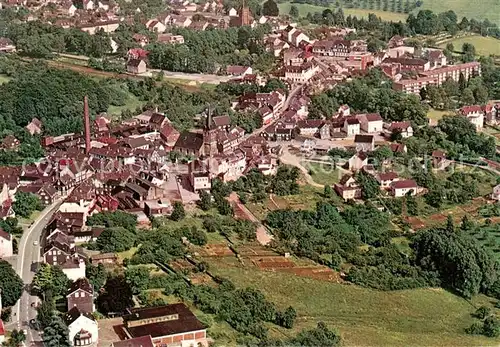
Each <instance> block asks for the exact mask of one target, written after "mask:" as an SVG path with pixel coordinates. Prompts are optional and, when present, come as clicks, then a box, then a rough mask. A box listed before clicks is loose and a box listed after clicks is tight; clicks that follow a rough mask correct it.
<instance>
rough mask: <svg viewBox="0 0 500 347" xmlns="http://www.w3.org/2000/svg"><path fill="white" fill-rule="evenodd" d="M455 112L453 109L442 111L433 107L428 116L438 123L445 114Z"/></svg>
mask: <svg viewBox="0 0 500 347" xmlns="http://www.w3.org/2000/svg"><path fill="white" fill-rule="evenodd" d="M447 114H453V111H440V110H435V109H433V108H431V109H430V110H429V112H427V118H429V119H430V120H432V121H433V122H435V123H436V124H437V121H438V120H440V119H441V118H443V116H444V115H447Z"/></svg>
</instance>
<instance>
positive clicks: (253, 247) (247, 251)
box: [237, 244, 278, 257]
mask: <svg viewBox="0 0 500 347" xmlns="http://www.w3.org/2000/svg"><path fill="white" fill-rule="evenodd" d="M237 251H238V254H239V255H240V256H242V257H274V256H278V253H276V252H274V251H272V250H270V249H268V248H266V247H264V246H261V245H259V244H250V245H245V246H240V247H238V248H237Z"/></svg>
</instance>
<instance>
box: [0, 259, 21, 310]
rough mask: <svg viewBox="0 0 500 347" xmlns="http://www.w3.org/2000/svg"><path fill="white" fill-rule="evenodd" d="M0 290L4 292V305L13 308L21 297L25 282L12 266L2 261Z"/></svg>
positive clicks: (0, 263)
mask: <svg viewBox="0 0 500 347" xmlns="http://www.w3.org/2000/svg"><path fill="white" fill-rule="evenodd" d="M0 278H1V279H2V280H1V281H0V289H1V290H2V293H1V295H2V304H3V305H4V306H13V305H14V304H15V303H16V302H17V300H19V298H20V297H21V293H22V290H23V286H24V284H23V281H22V280H21V278H20V277H19V275H18V274H17V273H16V272H15V271H14V269H13V268H12V265H10V264H9V263H8V262H6V261H5V260H1V259H0Z"/></svg>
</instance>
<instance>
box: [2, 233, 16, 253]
mask: <svg viewBox="0 0 500 347" xmlns="http://www.w3.org/2000/svg"><path fill="white" fill-rule="evenodd" d="M13 255H14V253H13V248H12V235H11V234H9V233H7V232H5V231H4V230H3V229H2V228H0V259H2V258H9V257H12V256H13Z"/></svg>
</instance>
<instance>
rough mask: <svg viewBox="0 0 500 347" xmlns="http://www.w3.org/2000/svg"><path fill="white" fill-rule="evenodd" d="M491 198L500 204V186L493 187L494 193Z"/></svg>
mask: <svg viewBox="0 0 500 347" xmlns="http://www.w3.org/2000/svg"><path fill="white" fill-rule="evenodd" d="M491 198H492V199H493V200H495V201H496V202H497V203H500V184H497V185H496V186H495V187H493V191H492V192H491Z"/></svg>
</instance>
